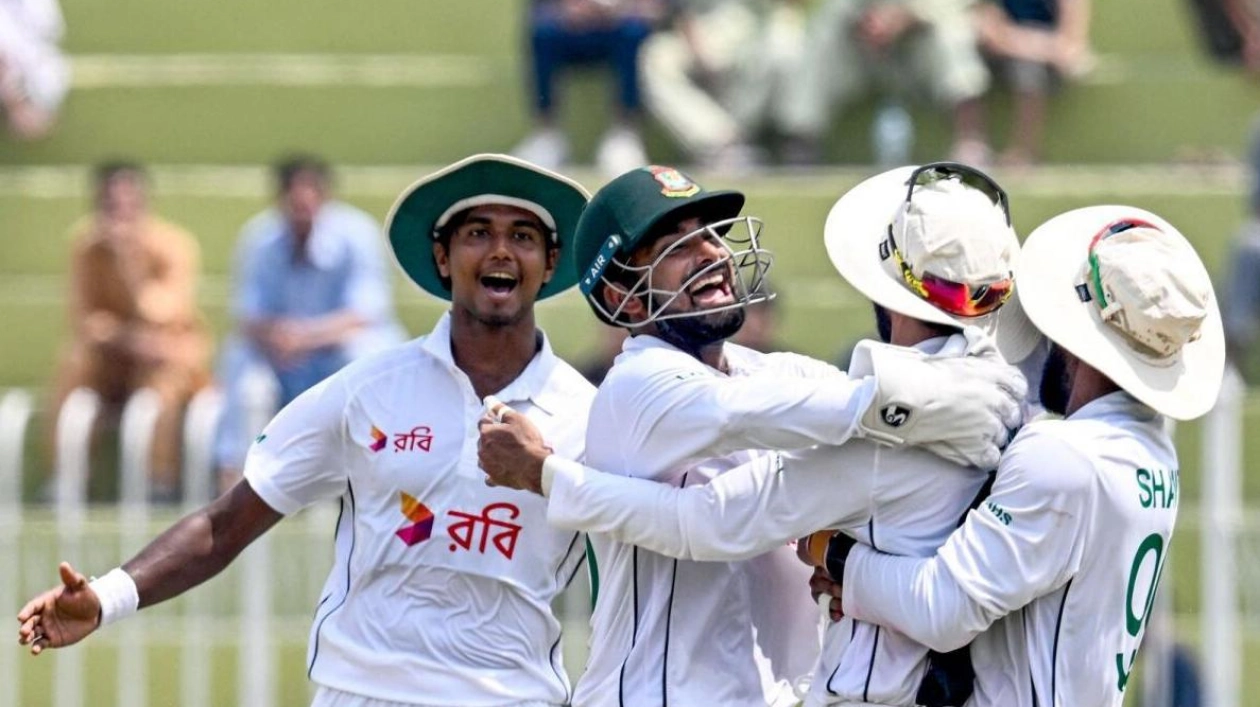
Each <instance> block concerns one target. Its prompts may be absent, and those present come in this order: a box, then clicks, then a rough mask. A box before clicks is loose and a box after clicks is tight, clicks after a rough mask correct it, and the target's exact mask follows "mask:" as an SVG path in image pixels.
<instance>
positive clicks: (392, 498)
mask: <svg viewBox="0 0 1260 707" xmlns="http://www.w3.org/2000/svg"><path fill="white" fill-rule="evenodd" d="M539 336H540V343H541V347H540V351H539V352H538V354H537V355H536V356H534V359H533V360H532V361H531V362H530V363H529V365H528V367H526V369H525V370H524V372H522V373H521V375H520V376H519V377H518V378H517V379H516V380H514V381H512V383H511V384H509V385H508V386H507V387H506V388H504V389H503V390H501V391H499V392H498V393H496V395H497V396H498V397H499V398H500V399H501V400H503V401H504V402H505V403H507V404H509V405H511V406H512V407H513V408H514V409H516V410H517V411H519V412H521V413H524V414H525V415H526V416H528V417H529V419H530V420H531V421H532V422H533V423H534V424H536V425H537V426H538V427H539V428H540V429H541V431H542V433H543V435H544V436H545V437H546V439H547V440H548V443H549V444H551V445H552V446H553V447H554V448H555V449H556V450H557V452H558V451H559V450H561V449H563V450H565V452H564V453H565V454H571V455H575V456H576V455H581V454H582V453H583V446H584V442H585V427H586V415H587V411H588V409H589V407H590V401H591V398H592V397H593V395H594V389H593V388H592V387H591V385H590V384H589V383H587V382H586V381H585V380H584V379H583V378H582V377H581V375H579V374H578V373H577V371H575V370H573V368H572V367H570V366H569V365H568V364H566V363H565V362H564V361H561V360H560V359H559V358H557V357H556V356H555V355H554V354H553V353H552V351H551V348H550V346H549V345H548V344H547V341H546V339H545V338H543V337H542V336H541V334H540V335H539ZM481 415H482V404H481V403H480V401H479V400H478V398H477V395H476V394H475V393H474V391H473V388H472V384H471V382H470V381H469V379H468V377H467V376H466V375H465V374H464V373H463V372H462V371H461V370H459V369H458V368H457V367H456V366H455V363H454V360H453V359H452V357H451V345H450V315H449V314H448V315H445V316H443V317H442V319H441V320H440V321H439V322H438V324H437V326H436V327H435V328H434V330H433V332H432V333H431V334H429V335H428V336H424V337H421V338H419V339H416V340H414V341H411V342H408V343H406V344H403V345H402V346H398V347H394V348H392V349H388V350H385V351H382V352H380V353H377V354H374V355H370V356H367V357H365V358H363V359H360V360H358V361H356V362H354V363H352V364H350V365H349V366H347V367H346V368H344V369H342V370H341V371H340V372H338V373H336V374H334V375H333V376H331V377H330V378H328V379H326V380H325V381H323V382H322V383H320V384H319V385H317V386H315V387H313V388H311V389H310V390H308V391H307V392H305V393H303V394H302V395H301V396H299V397H298V398H297V399H296V400H294V401H293V402H292V403H291V404H290V405H288V406H287V407H285V408H284V409H283V410H281V411H280V413H279V414H278V415H277V416H276V418H275V419H274V420H272V422H271V424H269V425H268V426H267V428H266V430H264V432H263V434H262V435H261V436H260V437H259V440H258V441H257V442H256V443H255V444H254V445H253V447H252V449H251V450H250V453H249V456H248V458H247V460H246V464H245V478H246V479H247V480H248V481H249V484H250V486H251V487H252V488H253V489H254V491H255V492H257V493H258V495H259V496H261V497H262V499H263V500H264V501H266V502H267V504H268V505H270V506H271V507H273V508H275V509H276V510H277V511H279V512H280V513H284V514H286V515H287V514H291V513H293V512H295V511H297V510H298V509H300V508H302V507H303V506H306V505H309V504H311V503H314V502H316V501H318V500H321V499H331V498H340V500H341V515H340V518H339V519H338V521H337V529H336V540H335V559H334V562H333V568H332V571H331V572H330V573H329V575H328V581H327V583H326V584H325V585H324V590H323V594H322V596H321V597H320V600H319V605H318V607H317V608H316V610H315V620H314V627H313V629H312V631H311V641H310V649H309V652H308V659H309V671H308V672H309V675H310V678H311V680H313V681H314V682H316V683H318V684H320V685H324V686H327V687H330V688H332V689H334V690H337V691H341V692H348V693H353V694H356V695H362V696H365V697H371V698H375V699H379V700H387V701H391V702H402V703H407V704H422V705H435V706H437V705H443V706H446V705H449V706H451V707H482V706H489V705H520V704H526V703H528V704H531V705H532V704H563V703H566V702H568V700H569V683H568V679H567V677H566V676H565V673H564V667H563V661H562V658H561V655H560V624H559V622H558V621H557V620H556V618H555V616H553V615H552V611H551V601H552V599H553V598H555V596H556V595H557V594H558V593H559V592H560V591H561V590H562V589H564V588H565V587H566V586H568V584H569V582H570V580H572V578H573V576H574V574H575V573H576V572H577V570H578V568H579V566H580V564H581V562H582V557H583V545H584V543H583V541H582V536H581V535H580V534H579V533H574V532H572V531H563V530H558V529H555V528H552V527H550V526H549V525H548V524H547V522H546V518H545V513H546V502H545V500H544V499H542V498H539V497H538V496H536V495H534V494H530V493H525V492H521V491H513V490H508V489H503V488H490V487H487V486H486V484H485V481H484V478H485V475H484V473H483V472H482V471H481V470H480V468H479V467H478V465H477V442H478V439H479V433H478V429H477V421H478V419H479V418H480V417H481Z"/></svg>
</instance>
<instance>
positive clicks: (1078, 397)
mask: <svg viewBox="0 0 1260 707" xmlns="http://www.w3.org/2000/svg"><path fill="white" fill-rule="evenodd" d="M1118 390H1120V386H1118V385H1116V384H1115V382H1114V381H1112V380H1111V379H1110V378H1108V377H1107V376H1104V375H1103V374H1102V373H1099V372H1098V369H1096V368H1094V367H1093V366H1090V365H1089V364H1087V363H1085V362H1084V361H1082V362H1080V363H1079V364H1077V366H1076V370H1075V371H1074V372H1073V373H1072V392H1071V393H1070V394H1069V395H1068V403H1067V410H1066V411H1065V414H1064V417H1070V416H1071V415H1072V414H1073V413H1075V412H1076V411H1077V410H1080V409H1081V408H1083V407H1085V406H1086V405H1088V404H1090V403H1092V402H1094V401H1095V400H1097V399H1099V398H1101V397H1103V396H1104V395H1110V394H1111V393H1114V392H1116V391H1118Z"/></svg>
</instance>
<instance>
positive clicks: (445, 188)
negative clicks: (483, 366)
mask: <svg viewBox="0 0 1260 707" xmlns="http://www.w3.org/2000/svg"><path fill="white" fill-rule="evenodd" d="M589 199H590V193H589V192H587V191H586V189H585V188H583V187H582V185H580V184H578V183H577V182H575V181H573V180H572V179H569V178H568V177H563V176H561V175H559V174H556V173H555V172H551V171H548V170H545V169H543V168H542V167H538V166H536V165H533V164H530V163H529V162H526V161H524V160H519V159H517V158H515V157H511V156H508V155H495V154H481V155H473V156H471V157H467V158H465V159H462V160H460V161H459V162H456V163H455V164H452V165H450V166H449V167H446V168H444V169H441V170H439V171H437V172H434V173H433V174H430V175H429V176H427V177H424V178H423V179H420V180H419V181H417V182H416V183H415V184H412V185H411V186H409V187H407V188H406V189H405V190H403V193H402V194H401V195H399V197H398V199H397V201H395V202H394V205H393V207H392V208H390V210H389V216H388V217H386V219H385V232H386V233H387V234H389V244H390V246H391V248H392V249H393V251H394V258H395V259H396V260H397V261H398V265H399V266H400V267H401V268H402V269H403V272H405V273H407V277H409V278H411V281H412V282H414V283H416V284H417V285H419V286H420V289H422V290H424V291H425V292H428V293H429V294H431V295H433V296H435V297H438V298H441V299H444V300H447V301H449V300H450V299H451V292H450V290H449V289H447V288H446V286H445V285H443V284H442V278H441V276H440V275H439V273H438V269H437V263H435V262H434V260H433V243H434V242H435V240H436V238H437V234H438V230H439V229H440V228H442V227H443V226H445V225H446V223H447V222H448V221H449V220H450V219H451V217H452V216H454V215H455V214H458V213H459V212H461V211H464V210H465V209H470V208H473V207H475V206H484V205H486V204H505V205H507V206H515V207H518V208H521V209H525V210H526V211H529V212H531V213H533V214H535V215H536V216H538V218H539V219H540V220H541V221H542V222H543V224H545V225H546V226H547V228H549V229H550V230H551V239H552V242H553V243H556V244H557V245H559V247H560V252H559V255H558V258H557V261H556V271H555V274H554V275H553V276H552V278H551V282H548V283H547V284H545V285H543V286H542V289H541V290H540V291H539V293H538V299H540V300H542V299H546V298H548V297H551V296H552V295H556V294H559V293H561V292H563V291H565V290H567V289H569V288H570V287H572V286H573V285H574V284H576V283H577V270H578V268H577V266H576V265H575V264H574V250H575V249H574V247H573V240H574V231H575V230H576V229H577V222H578V218H579V217H580V216H581V214H582V209H583V208H585V206H586V202H587V200H589Z"/></svg>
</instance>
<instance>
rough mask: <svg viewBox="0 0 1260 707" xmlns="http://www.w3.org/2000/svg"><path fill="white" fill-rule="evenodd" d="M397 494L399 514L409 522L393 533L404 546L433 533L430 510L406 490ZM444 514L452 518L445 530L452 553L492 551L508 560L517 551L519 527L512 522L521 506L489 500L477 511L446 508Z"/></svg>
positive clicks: (412, 544)
mask: <svg viewBox="0 0 1260 707" xmlns="http://www.w3.org/2000/svg"><path fill="white" fill-rule="evenodd" d="M398 495H399V498H400V499H401V500H402V514H403V515H404V516H406V517H407V520H408V521H410V524H409V525H407V526H405V527H403V528H401V529H399V530H397V531H395V532H394V535H396V536H398V539H399V540H402V541H403V544H404V545H406V546H407V547H412V546H415V545H418V544H420V543H422V542H424V541H425V540H428V539H429V538H430V537H431V536H432V535H433V522H434V520H435V515H434V513H433V511H432V510H430V509H429V507H428V506H426V505H424V504H423V503H421V502H420V500H419V499H417V498H416V497H415V496H412V495H411V494H409V493H407V492H406V491H399V492H398ZM496 514H498V517H496ZM446 515H447V516H448V517H450V518H452V519H454V521H455V522H452V523H451V524H450V526H448V527H447V529H446V533H447V535H449V536H450V538H451V544H450V546H449V549H450V551H451V552H461V551H463V552H475V553H477V554H480V555H484V554H486V552H487V551H488V550H492V551H495V552H498V553H499V554H500V555H503V556H504V557H506V558H507V559H509V560H510V559H512V556H513V555H514V554H515V553H516V541H517V539H518V538H519V537H520V534H521V526H520V525H517V524H516V523H512V522H511V521H513V520H516V519H517V518H519V517H520V515H521V509H520V508H517V507H516V506H515V505H513V504H511V503H491V504H490V505H488V506H486V507H485V508H482V509H481V511H480V512H478V513H476V514H473V513H465V512H463V511H447V513H446Z"/></svg>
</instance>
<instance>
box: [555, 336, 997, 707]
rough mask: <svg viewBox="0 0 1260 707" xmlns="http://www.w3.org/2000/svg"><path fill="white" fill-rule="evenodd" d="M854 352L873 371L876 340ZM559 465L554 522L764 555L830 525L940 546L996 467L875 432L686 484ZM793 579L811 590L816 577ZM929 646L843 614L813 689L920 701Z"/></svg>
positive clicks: (668, 548) (882, 544) (922, 549)
mask: <svg viewBox="0 0 1260 707" xmlns="http://www.w3.org/2000/svg"><path fill="white" fill-rule="evenodd" d="M960 338H961V337H960ZM948 341H949V340H948V339H946V338H937V339H932V340H929V341H926V342H924V343H923V344H921V345H920V346H919V347H918V348H919V349H920V350H923V351H927V352H929V353H935V352H937V351H939V350H940V349H941V348H942V347H943V346H944V345H945V344H946V343H947V342H948ZM853 358H854V363H853V366H852V367H851V368H850V371H849V375H851V376H862V375H866V374H867V373H868V372H869V357H867V356H866V355H865V348H863V346H861V345H860V346H859V349H858V350H857V351H855V354H854V357H853ZM548 467H549V470H553V471H554V473H553V474H552V476H551V478H550V486H549V488H548V489H547V492H548V509H547V518H548V520H549V521H550V522H551V523H552V524H553V525H556V526H558V527H563V528H569V529H572V530H584V531H588V532H591V533H600V534H602V535H603V537H605V538H609V539H612V540H615V541H617V542H620V543H626V544H629V545H637V546H639V547H640V548H643V549H645V550H651V551H652V552H654V553H660V554H663V555H666V556H669V557H677V558H681V559H686V560H700V561H732V560H742V559H745V558H751V557H755V556H758V555H761V554H763V553H765V552H767V551H770V550H773V549H775V548H777V547H781V546H783V545H784V544H785V543H788V542H790V541H793V540H795V539H796V538H798V537H801V536H803V535H807V534H809V533H811V532H813V531H815V530H818V529H821V528H838V529H841V530H843V531H844V532H846V533H848V534H849V535H851V536H853V537H854V538H856V539H857V540H859V541H860V542H863V543H865V544H867V545H870V546H872V547H875V548H878V549H879V550H882V551H884V552H889V553H893V554H897V555H909V556H917V557H929V556H931V555H932V554H934V553H935V552H936V549H937V548H939V547H940V546H941V545H942V544H943V543H944V542H945V539H946V538H947V537H949V534H950V533H951V532H953V530H954V529H955V528H957V527H958V523H959V521H960V520H961V519H962V517H963V515H964V514H965V513H966V512H967V510H968V509H969V508H970V507H971V505H972V503H973V502H974V501H975V499H976V496H977V494H978V493H979V491H980V489H981V487H983V486H984V484H985V482H986V481H987V479H988V478H989V474H988V473H987V472H984V471H981V470H977V469H972V468H966V467H961V466H958V465H956V464H953V463H951V462H949V461H946V460H944V459H942V458H940V457H937V456H935V455H933V454H930V453H928V452H926V451H923V450H920V449H915V448H910V447H904V448H898V449H894V448H890V447H886V446H880V445H878V444H875V443H873V442H870V441H867V440H864V439H853V440H850V441H848V442H847V443H845V444H844V445H842V446H819V447H814V448H811V449H807V450H803V451H797V452H787V453H784V454H782V455H777V454H766V455H758V456H756V457H755V458H754V459H752V461H750V462H749V463H748V464H745V465H743V466H740V467H738V468H736V469H732V470H729V471H727V472H725V473H723V474H721V475H720V476H718V477H716V478H714V479H713V480H712V481H709V482H708V483H706V484H704V485H689V486H687V487H686V488H677V487H675V486H672V485H666V484H662V483H656V482H649V481H644V480H640V479H627V478H622V477H619V476H614V475H610V474H602V473H600V472H597V471H594V470H592V469H588V468H585V467H583V466H582V465H580V464H576V463H571V464H566V463H563V462H558V461H552V460H548ZM602 566H603V565H602V564H601V568H602ZM798 573H799V572H798ZM794 574H796V573H794ZM806 574H808V572H806ZM789 591H790V592H791V593H792V594H796V595H800V594H804V593H807V589H806V586H805V585H800V586H795V587H790V588H789ZM771 601H773V602H779V601H783V599H782V598H776V599H771ZM815 614H816V612H815ZM808 635H809V634H803V637H807V636H808ZM927 653H928V649H927V648H926V647H924V646H923V645H921V644H919V643H916V642H915V641H913V640H911V639H910V638H907V637H906V636H904V635H902V634H900V633H897V632H896V631H893V630H891V629H886V628H881V627H878V626H874V625H871V624H866V623H861V622H856V623H855V622H852V621H850V620H845V621H842V622H840V623H837V624H832V625H830V626H829V628H828V633H827V637H826V641H825V645H824V647H823V656H822V660H821V663H820V665H819V669H818V671H817V674H816V675H815V676H814V679H813V687H812V689H811V699H810V701H811V703H814V704H842V703H861V702H870V703H877V704H887V705H914V704H915V695H916V693H917V691H918V688H919V683H920V682H921V681H922V679H923V675H924V673H925V671H926V669H927Z"/></svg>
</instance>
